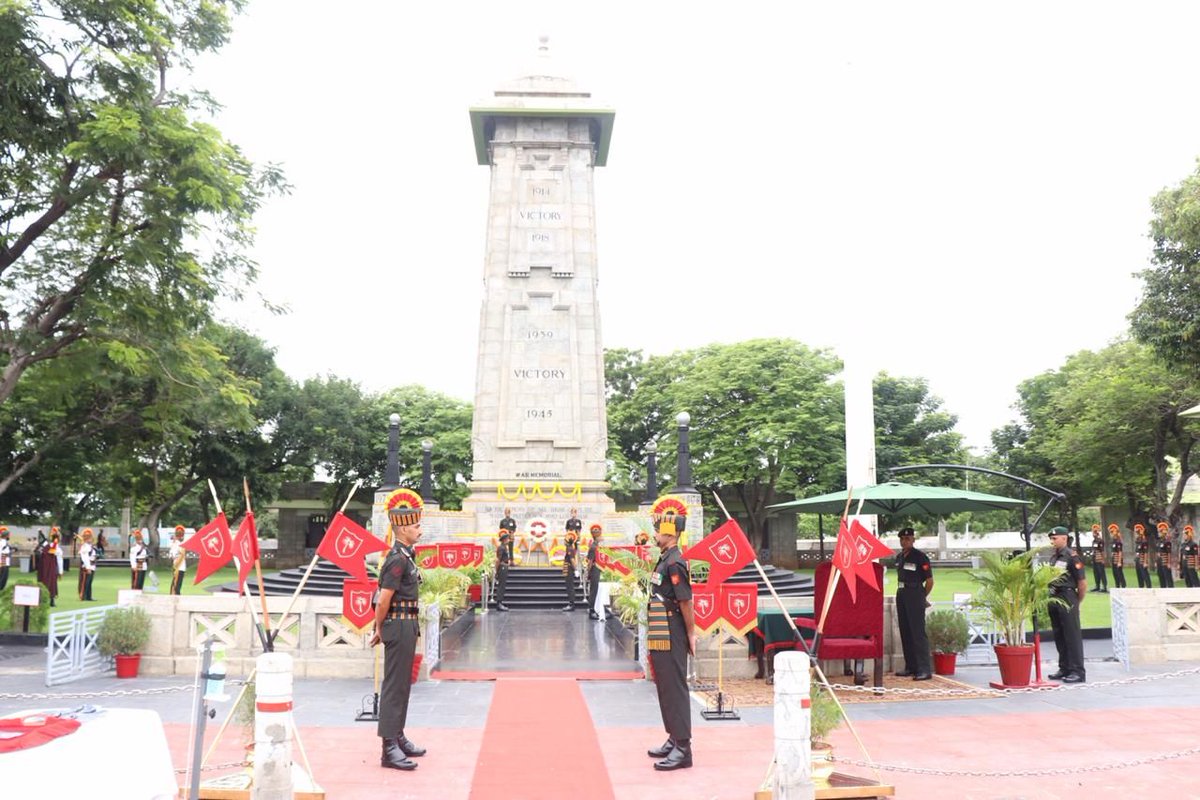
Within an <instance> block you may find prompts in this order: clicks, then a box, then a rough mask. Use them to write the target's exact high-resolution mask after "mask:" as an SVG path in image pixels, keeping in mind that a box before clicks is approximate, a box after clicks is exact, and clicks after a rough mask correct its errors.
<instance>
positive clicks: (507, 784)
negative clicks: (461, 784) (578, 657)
mask: <svg viewBox="0 0 1200 800" xmlns="http://www.w3.org/2000/svg"><path fill="white" fill-rule="evenodd" d="M517 797H519V798H521V800H561V799H562V798H564V797H579V798H588V800H614V795H613V788H612V783H611V782H610V781H609V777H608V769H607V768H606V766H605V763H604V756H603V754H602V753H601V752H600V742H599V739H598V737H597V736H596V728H595V725H593V724H592V717H591V714H590V713H589V712H588V708H587V703H586V702H585V701H584V699H583V693H582V692H580V691H579V686H578V684H577V683H576V682H575V681H574V680H571V679H567V678H540V679H522V678H500V679H499V680H497V681H496V690H495V693H494V694H493V695H492V707H491V709H490V710H489V711H488V718H487V726H486V727H485V728H484V730H483V742H482V744H481V745H480V748H479V760H478V762H477V763H476V766H475V777H474V778H473V779H472V781H471V793H470V798H471V800H513V798H517Z"/></svg>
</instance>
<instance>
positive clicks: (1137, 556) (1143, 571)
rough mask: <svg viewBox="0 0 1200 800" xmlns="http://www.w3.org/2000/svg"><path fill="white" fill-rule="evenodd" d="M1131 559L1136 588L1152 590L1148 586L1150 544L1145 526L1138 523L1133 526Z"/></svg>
mask: <svg viewBox="0 0 1200 800" xmlns="http://www.w3.org/2000/svg"><path fill="white" fill-rule="evenodd" d="M1133 559H1134V560H1133V569H1134V572H1136V573H1137V579H1138V588H1139V589H1150V588H1152V587H1151V585H1150V542H1149V541H1147V539H1146V526H1144V525H1142V523H1140V522H1138V523H1136V524H1134V526H1133Z"/></svg>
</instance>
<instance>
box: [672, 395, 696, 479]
mask: <svg viewBox="0 0 1200 800" xmlns="http://www.w3.org/2000/svg"><path fill="white" fill-rule="evenodd" d="M691 421H692V415H691V414H689V413H688V412H686V411H680V412H679V414H678V415H677V416H676V417H675V422H676V423H677V424H678V425H679V449H678V463H677V468H676V470H675V488H674V489H672V490H671V493H672V494H683V493H685V492H686V493H689V494H695V493H696V489H695V487H693V486H692V456H691V451H690V450H689V449H688V425H689V424H690V423H691Z"/></svg>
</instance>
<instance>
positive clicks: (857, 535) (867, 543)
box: [850, 520, 892, 589]
mask: <svg viewBox="0 0 1200 800" xmlns="http://www.w3.org/2000/svg"><path fill="white" fill-rule="evenodd" d="M850 535H851V536H853V537H854V571H855V572H857V573H858V577H859V578H860V579H861V580H863V581H866V582H867V584H869V585H870V586H871V588H872V589H879V588H880V587H879V585H878V584H877V583H876V582H875V559H877V558H887V557H888V556H890V555H891V554H892V548H890V547H888V546H887V545H886V544H884V543H883V542H881V541H879V539H878V538H877V537H876V536H875V534H873V533H871V531H869V530H867V527H866V526H865V525H863V524H861V523H860V522H859V521H858V520H854V521H853V522H851V523H850Z"/></svg>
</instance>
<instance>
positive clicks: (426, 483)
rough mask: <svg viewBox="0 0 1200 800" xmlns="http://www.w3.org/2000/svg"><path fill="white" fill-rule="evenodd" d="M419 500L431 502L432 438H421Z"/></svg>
mask: <svg viewBox="0 0 1200 800" xmlns="http://www.w3.org/2000/svg"><path fill="white" fill-rule="evenodd" d="M421 500H422V501H423V502H426V503H432V502H433V440H431V439H422V440H421Z"/></svg>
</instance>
